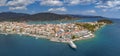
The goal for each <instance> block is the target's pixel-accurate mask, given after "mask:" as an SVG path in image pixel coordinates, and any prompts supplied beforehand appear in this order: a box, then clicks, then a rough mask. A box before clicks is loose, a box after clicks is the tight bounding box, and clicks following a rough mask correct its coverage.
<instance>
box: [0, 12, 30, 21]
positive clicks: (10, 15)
mask: <svg viewBox="0 0 120 56" xmlns="http://www.w3.org/2000/svg"><path fill="white" fill-rule="evenodd" d="M28 15H29V14H24V13H14V12H2V13H0V21H5V20H7V21H8V20H9V21H12V20H14V21H15V20H19V19H20V18H22V17H24V16H28Z"/></svg>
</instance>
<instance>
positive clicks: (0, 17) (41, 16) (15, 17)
mask: <svg viewBox="0 0 120 56" xmlns="http://www.w3.org/2000/svg"><path fill="white" fill-rule="evenodd" d="M79 18H103V17H101V16H81V15H67V14H66V15H65V14H55V13H48V12H46V13H37V14H32V15H30V14H24V13H14V12H2V13H0V21H52V20H73V19H79Z"/></svg>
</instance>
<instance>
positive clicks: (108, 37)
mask: <svg viewBox="0 0 120 56" xmlns="http://www.w3.org/2000/svg"><path fill="white" fill-rule="evenodd" d="M96 20H97V19H92V18H91V19H80V20H75V21H67V22H64V23H70V22H93V21H96ZM111 20H112V21H113V24H110V25H106V26H104V27H102V28H101V29H99V30H97V31H96V32H95V37H94V38H91V39H86V40H79V41H75V44H76V45H77V48H76V49H72V48H71V47H70V46H69V45H68V44H65V43H58V42H51V41H49V40H47V39H35V38H34V37H31V36H25V35H22V36H20V35H2V34H1V35H0V56H120V19H111ZM28 23H29V24H41V23H43V22H39V21H38V22H28ZM44 23H54V24H55V23H61V22H59V21H52V22H44Z"/></svg>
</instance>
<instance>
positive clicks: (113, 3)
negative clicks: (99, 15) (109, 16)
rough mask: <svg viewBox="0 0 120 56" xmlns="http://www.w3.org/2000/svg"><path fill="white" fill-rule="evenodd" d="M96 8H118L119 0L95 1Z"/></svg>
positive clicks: (119, 5)
mask: <svg viewBox="0 0 120 56" xmlns="http://www.w3.org/2000/svg"><path fill="white" fill-rule="evenodd" d="M95 7H96V8H102V9H106V10H116V9H117V10H118V9H120V8H119V7H120V0H109V1H106V2H103V1H99V2H98V3H97V6H95Z"/></svg>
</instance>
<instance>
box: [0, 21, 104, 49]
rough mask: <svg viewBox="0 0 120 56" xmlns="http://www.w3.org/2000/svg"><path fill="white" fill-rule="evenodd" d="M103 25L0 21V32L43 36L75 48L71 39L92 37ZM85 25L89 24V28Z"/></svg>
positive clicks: (36, 36)
mask: <svg viewBox="0 0 120 56" xmlns="http://www.w3.org/2000/svg"><path fill="white" fill-rule="evenodd" d="M103 25H105V23H103V22H102V23H98V22H85V23H61V24H32V25H30V24H27V23H26V22H0V34H6V35H7V34H19V35H28V36H33V37H35V38H36V39H38V38H45V39H49V40H50V41H55V42H64V43H69V44H70V45H71V46H72V47H73V48H76V45H75V44H74V43H73V41H76V40H82V39H88V38H92V37H94V31H95V30H97V29H99V28H100V27H101V26H103ZM86 26H87V27H88V26H90V27H89V29H88V28H87V27H86ZM93 27H94V28H93ZM93 30H94V31H93Z"/></svg>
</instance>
